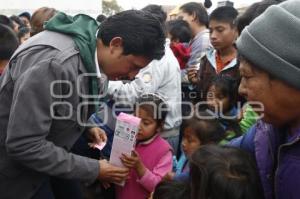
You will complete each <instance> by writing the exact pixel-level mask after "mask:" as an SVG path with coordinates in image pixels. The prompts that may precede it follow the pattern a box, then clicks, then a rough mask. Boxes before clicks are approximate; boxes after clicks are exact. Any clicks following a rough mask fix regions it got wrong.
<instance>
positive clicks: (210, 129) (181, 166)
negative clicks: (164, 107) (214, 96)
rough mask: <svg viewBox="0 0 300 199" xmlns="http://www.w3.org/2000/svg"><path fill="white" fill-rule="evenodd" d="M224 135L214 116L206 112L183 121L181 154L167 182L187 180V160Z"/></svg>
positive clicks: (166, 177) (217, 141)
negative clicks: (201, 148) (200, 148)
mask: <svg viewBox="0 0 300 199" xmlns="http://www.w3.org/2000/svg"><path fill="white" fill-rule="evenodd" d="M224 135H225V131H224V129H223V128H222V126H221V125H220V123H219V122H218V121H217V120H216V119H215V116H213V115H211V114H210V113H208V112H200V113H198V114H195V115H194V116H193V117H192V118H190V119H188V120H186V121H184V124H183V139H182V142H181V145H182V150H183V154H182V155H181V157H180V158H179V161H178V163H177V165H176V172H175V173H171V172H169V173H168V175H167V176H165V179H167V180H171V179H174V180H179V181H185V180H188V174H189V164H188V162H189V158H190V157H191V155H192V154H193V153H194V152H195V151H196V150H197V149H198V148H199V147H200V146H203V145H206V144H217V143H219V142H220V141H221V140H222V139H223V138H224Z"/></svg>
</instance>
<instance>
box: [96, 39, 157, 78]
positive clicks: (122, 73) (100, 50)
mask: <svg viewBox="0 0 300 199" xmlns="http://www.w3.org/2000/svg"><path fill="white" fill-rule="evenodd" d="M97 58H98V62H99V65H100V68H101V72H103V73H104V74H105V75H106V76H107V77H108V79H109V80H120V79H134V77H135V75H136V74H137V73H138V72H139V70H140V69H142V68H144V67H145V66H147V65H148V64H149V63H150V61H151V60H149V59H148V58H146V57H144V56H136V55H123V45H122V38H120V37H116V38H113V39H112V40H111V42H110V44H109V45H108V46H105V45H104V44H103V43H102V41H101V40H98V41H97Z"/></svg>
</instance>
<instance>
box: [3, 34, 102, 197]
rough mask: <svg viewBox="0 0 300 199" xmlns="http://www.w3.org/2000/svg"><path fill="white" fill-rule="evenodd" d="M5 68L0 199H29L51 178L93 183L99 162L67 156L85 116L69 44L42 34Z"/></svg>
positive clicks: (82, 83)
mask: <svg viewBox="0 0 300 199" xmlns="http://www.w3.org/2000/svg"><path fill="white" fill-rule="evenodd" d="M8 66H9V68H7V69H6V71H5V73H4V74H3V76H2V77H1V80H0V193H1V194H0V195H1V196H0V197H1V198H2V199H10V198H22V199H27V198H31V197H32V196H33V195H34V193H35V192H36V191H37V189H38V188H39V187H40V186H41V184H42V183H43V182H44V181H45V180H47V178H48V177H49V176H58V177H61V178H66V179H80V180H84V181H88V182H92V181H94V180H95V179H96V178H97V176H98V173H99V163H98V161H97V160H93V159H89V158H86V157H81V156H78V155H75V154H72V153H70V152H69V151H70V149H71V147H72V145H73V144H74V143H75V141H76V140H77V139H78V137H79V136H80V135H81V134H82V132H83V131H84V127H83V126H82V125H79V123H78V121H82V122H85V121H86V120H87V118H88V116H89V115H88V112H89V110H88V107H87V106H86V105H83V104H84V103H85V102H86V98H84V97H82V96H83V95H84V94H88V80H87V78H78V77H79V76H80V74H84V73H86V70H85V68H84V65H83V63H82V61H81V59H80V55H79V51H78V50H77V49H76V47H75V44H74V42H73V40H72V39H71V38H70V37H68V36H65V35H62V34H59V33H55V32H50V31H44V32H42V33H40V34H38V35H36V36H34V37H33V38H31V39H30V40H28V41H27V42H25V43H24V44H23V45H22V46H20V47H19V48H18V49H17V51H16V52H15V54H14V55H13V57H12V58H11V60H10V63H9V65H8ZM60 80H63V81H60Z"/></svg>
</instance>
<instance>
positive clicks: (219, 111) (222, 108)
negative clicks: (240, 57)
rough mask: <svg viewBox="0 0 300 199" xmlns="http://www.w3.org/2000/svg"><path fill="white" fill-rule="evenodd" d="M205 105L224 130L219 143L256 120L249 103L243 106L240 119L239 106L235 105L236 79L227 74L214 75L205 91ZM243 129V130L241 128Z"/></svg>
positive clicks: (244, 129) (231, 137)
mask: <svg viewBox="0 0 300 199" xmlns="http://www.w3.org/2000/svg"><path fill="white" fill-rule="evenodd" d="M206 93H207V95H206V105H207V108H208V109H209V111H210V112H212V114H214V115H215V116H216V118H217V119H218V120H219V122H220V124H221V125H222V126H223V128H224V130H225V131H226V137H225V139H223V140H222V141H221V143H220V144H226V143H227V142H228V141H230V140H231V139H233V138H236V137H238V136H240V135H241V134H243V133H244V132H246V131H247V130H248V129H249V128H250V127H251V126H252V125H253V124H255V122H256V120H257V114H256V113H255V112H254V111H253V110H252V109H251V107H250V105H246V106H245V108H246V109H245V111H244V113H243V116H242V119H241V120H240V115H239V114H240V110H239V108H240V109H241V107H237V105H238V104H237V97H238V81H237V80H236V79H233V78H231V77H228V76H216V77H215V78H214V79H213V80H212V81H211V84H210V86H209V88H208V91H207V92H206ZM242 129H243V130H242Z"/></svg>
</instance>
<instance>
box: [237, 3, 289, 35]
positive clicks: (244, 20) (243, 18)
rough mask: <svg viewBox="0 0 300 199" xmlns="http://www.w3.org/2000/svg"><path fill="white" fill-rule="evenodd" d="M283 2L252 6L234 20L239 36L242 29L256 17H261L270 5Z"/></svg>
mask: <svg viewBox="0 0 300 199" xmlns="http://www.w3.org/2000/svg"><path fill="white" fill-rule="evenodd" d="M281 2H283V1H282V0H265V1H261V2H256V3H254V4H252V5H251V6H250V7H249V8H248V9H247V10H246V11H245V12H244V13H243V14H242V15H240V16H239V17H238V18H237V19H236V22H235V23H236V27H237V30H238V32H239V34H241V32H242V31H243V30H244V28H245V27H246V26H247V25H249V24H250V23H251V22H252V21H253V20H254V19H255V18H256V17H258V16H259V15H261V14H262V13H263V12H264V11H265V10H266V9H267V8H268V7H270V6H271V5H276V4H279V3H281Z"/></svg>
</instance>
